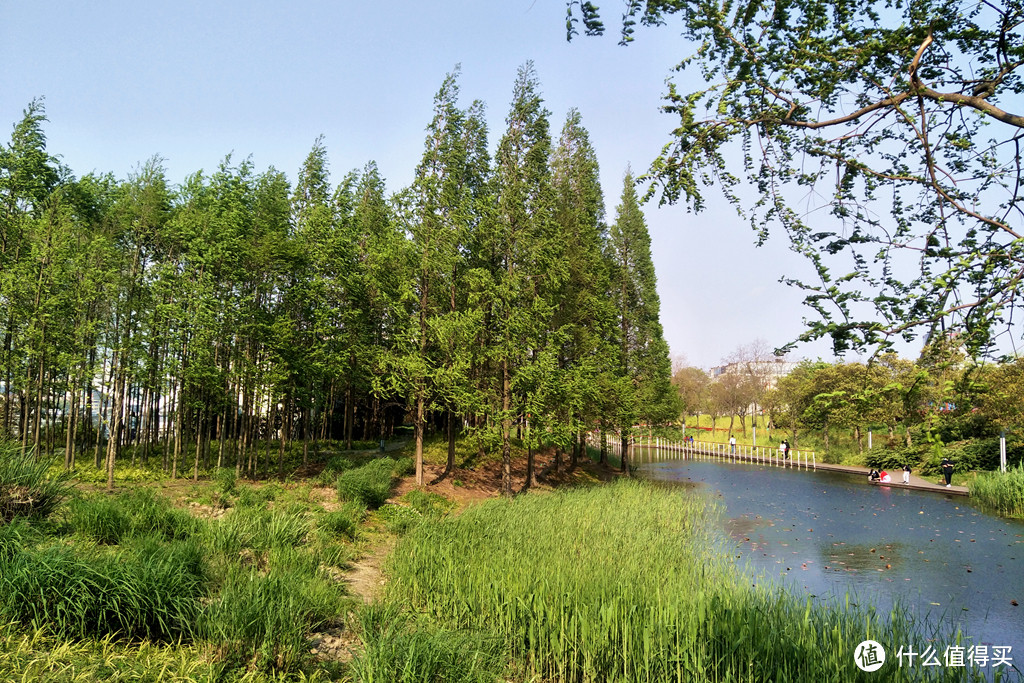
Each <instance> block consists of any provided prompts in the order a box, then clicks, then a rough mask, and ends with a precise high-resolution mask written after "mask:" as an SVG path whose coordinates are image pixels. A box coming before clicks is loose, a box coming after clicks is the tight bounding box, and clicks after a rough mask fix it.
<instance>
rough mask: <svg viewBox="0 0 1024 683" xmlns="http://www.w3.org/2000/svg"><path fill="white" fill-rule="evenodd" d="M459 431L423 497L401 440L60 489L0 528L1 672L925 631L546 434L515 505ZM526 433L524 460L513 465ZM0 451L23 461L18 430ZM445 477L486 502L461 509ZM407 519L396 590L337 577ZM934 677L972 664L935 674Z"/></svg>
mask: <svg viewBox="0 0 1024 683" xmlns="http://www.w3.org/2000/svg"><path fill="white" fill-rule="evenodd" d="M467 441H468V440H463V441H460V442H459V444H458V458H457V462H456V470H455V476H454V477H451V478H450V479H448V480H445V481H444V482H443V485H444V488H442V487H441V486H440V485H437V486H436V487H435V489H436V490H431V491H424V490H422V489H420V488H419V487H416V486H415V477H414V474H413V461H412V459H411V458H410V457H409V456H408V455H407V454H408V453H411V452H412V447H411V445H410V447H409V448H407V449H406V451H405V452H404V453H403V452H401V451H399V452H395V451H389V452H388V453H385V454H381V453H379V452H376V451H375V450H374V451H363V452H356V451H349V452H341V453H333V454H323V456H322V459H321V460H320V461H318V462H315V463H314V466H313V467H310V468H309V469H307V470H305V471H304V472H305V474H302V475H300V474H299V473H298V472H296V473H291V474H290V475H289V476H288V477H287V481H286V482H285V483H283V484H282V483H277V482H272V483H256V484H253V483H248V482H244V481H242V480H239V479H236V478H235V477H234V471H233V470H232V469H230V468H225V469H224V470H222V471H221V472H220V473H219V474H218V476H216V477H213V478H210V479H204V480H201V481H199V482H191V481H182V480H176V481H175V480H170V479H169V478H166V479H164V480H163V481H161V482H157V483H155V484H142V483H136V484H133V485H132V486H130V487H125V488H124V490H122V491H121V492H119V493H116V494H109V493H106V492H104V491H102V490H94V489H95V487H93V486H88V487H87V488H88V489H89V490H81V488H80V489H78V490H65V491H64V492H63V493H61V495H60V500H58V501H57V503H56V506H55V507H53V509H52V510H51V511H50V512H49V514H46V515H42V514H37V515H28V514H19V515H18V516H16V517H14V518H13V519H12V520H11V522H9V523H7V524H5V525H3V526H0V582H2V584H3V585H2V586H0V595H2V596H3V598H2V599H0V621H2V622H3V623H4V624H6V625H5V626H4V627H3V629H2V630H0V675H2V676H6V677H10V678H20V677H28V678H31V679H32V680H40V681H47V680H53V681H57V680H61V681H67V680H71V681H88V680H95V679H96V678H99V677H102V678H104V679H109V680H177V681H233V680H239V681H241V680H245V681H253V682H254V683H259V682H262V681H271V680H275V681H286V680H308V681H327V680H332V681H353V682H367V683H369V682H371V681H384V680H387V681H422V680H451V681H487V682H489V683H493V682H495V681H501V680H506V681H520V680H522V681H525V680H532V679H533V678H535V677H536V676H541V677H543V678H545V679H547V680H580V681H596V680H620V681H654V680H658V681H662V680H697V681H700V680H707V681H718V680H728V679H730V677H739V678H742V679H743V680H753V681H758V680H762V681H768V680H772V681H775V680H783V679H785V680H792V681H812V680H813V681H818V680H867V679H866V678H863V676H861V677H860V678H858V675H859V671H858V670H856V668H855V663H854V660H853V651H852V650H853V648H854V647H855V646H856V644H857V643H859V642H860V641H861V640H863V639H864V638H865V637H868V636H871V637H874V638H875V639H876V640H879V641H880V642H883V643H897V642H898V643H900V644H903V643H917V642H918V639H920V638H921V637H924V636H934V635H935V634H919V633H914V632H913V628H914V626H913V624H910V623H908V622H907V621H906V620H905V618H904V616H903V615H902V614H899V613H897V614H894V615H877V614H873V613H871V611H870V608H868V607H867V606H861V607H857V606H853V605H831V606H829V605H825V604H822V603H819V602H817V601H815V600H810V601H808V600H805V599H801V598H796V597H793V596H788V595H786V594H784V593H781V592H779V591H778V590H776V589H775V588H774V587H772V586H770V585H769V584H768V583H766V582H763V581H762V580H761V579H757V580H756V582H755V583H756V585H751V584H750V583H749V579H746V578H744V576H746V575H745V574H744V573H743V571H742V568H740V567H737V566H736V565H735V564H734V557H733V555H732V554H731V553H730V552H729V549H728V544H727V542H724V541H725V538H724V536H722V535H721V532H719V531H718V529H719V519H718V517H717V514H718V513H717V511H716V509H715V507H714V504H713V502H712V501H711V500H710V499H709V498H706V497H704V496H703V495H698V494H696V493H694V492H688V491H684V490H680V489H674V488H669V487H660V486H656V485H653V484H646V483H641V482H630V481H627V480H621V481H619V482H612V483H599V481H598V477H595V475H601V477H600V478H606V476H607V475H609V474H610V472H608V471H607V470H601V469H600V468H597V469H594V468H593V467H592V466H588V467H586V468H583V467H578V468H577V469H576V470H575V475H576V476H571V477H570V478H568V479H566V478H565V477H566V473H565V472H564V471H563V472H562V473H561V474H560V475H559V474H558V472H557V471H556V469H555V468H554V463H555V458H554V452H553V449H547V450H546V451H545V453H544V455H543V462H545V463H546V464H547V465H550V466H552V469H551V470H550V471H551V473H552V474H553V475H554V477H555V479H554V480H555V481H563V482H569V483H574V484H575V485H574V486H571V487H569V488H566V489H556V490H552V489H550V488H541V489H539V490H537V492H535V493H530V494H528V495H521V496H517V497H516V498H515V499H513V500H511V501H509V500H506V499H502V498H499V497H498V495H499V493H500V491H501V483H500V482H501V469H502V465H501V458H500V456H499V455H498V454H491V455H490V456H489V457H487V458H484V459H480V458H479V457H478V453H477V452H476V449H475V448H474V447H473V442H472V441H468V443H467ZM526 445H527V444H524V443H519V444H517V449H516V452H515V454H514V463H515V470H516V477H517V478H518V480H519V481H520V482H521V483H524V482H525V477H526V474H527V468H526V463H527V455H526V450H527V449H526ZM425 450H426V452H427V454H428V466H429V471H430V472H431V473H434V474H437V473H440V472H442V471H444V468H445V464H446V461H447V444H446V442H445V440H444V439H436V440H435V441H433V442H432V443H429V444H428V447H427V448H426V449H425ZM3 455H4V458H5V460H14V461H18V460H20V459H24V458H23V456H22V454H21V451H20V445H19V444H11V443H8V444H7V446H6V448H5V449H4V451H3ZM579 464H580V465H583V461H582V460H581V462H580V463H579ZM563 465H565V466H567V465H568V463H563ZM11 469H14V470H16V469H17V468H8V470H11ZM563 469H564V468H563ZM50 471H51V472H52V473H54V474H59V473H60V468H59V467H56V468H52V469H51V470H50ZM403 477H404V479H403ZM463 480H464V481H463ZM382 482H384V483H382ZM581 484H585V485H581ZM396 485H397V491H396V488H395V487H396ZM381 486H384V487H385V488H384V491H385V492H384V494H383V495H384V498H383V499H382V498H381V488H380V487H381ZM0 488H2V489H3V490H8V489H10V488H12V487H11V485H10V483H9V482H7V481H4V482H3V486H2V487H0ZM437 490H444V491H447V492H450V493H451V492H460V497H459V499H460V500H463V501H474V502H473V503H471V504H469V505H467V506H464V507H461V508H459V509H457V510H456V504H455V502H454V500H455V498H452V497H448V496H445V495H441V494H439V493H438V492H437ZM461 494H464V495H461ZM29 497H31V496H29ZM481 498H491V500H489V501H488V500H483V502H480V501H481ZM395 536H397V537H398V543H397V547H395V549H394V550H393V551H392V552H391V553H390V556H389V557H390V559H388V560H387V561H386V564H385V571H384V577H385V578H386V579H387V584H386V586H385V593H384V596H383V597H382V599H380V600H374V601H373V602H370V603H369V604H363V600H365V599H367V598H370V597H371V596H372V595H373V594H374V593H373V592H367V593H354V592H353V591H355V584H352V585H353V588H351V589H350V588H349V587H348V586H349V583H348V581H347V580H346V577H348V576H350V575H351V574H352V572H353V571H355V570H354V567H355V566H357V565H359V564H361V563H362V560H359V558H360V557H362V556H364V555H367V554H370V555H374V554H377V553H381V552H382V549H387V548H390V547H391V545H392V544H393V540H389V539H393V538H394V537H395ZM525 549H529V550H528V551H526V550H525ZM357 560H358V562H357ZM371 583H373V584H374V585H377V586H378V588H379V578H378V579H372V581H371ZM952 638H953V634H942V638H941V639H944V640H943V642H954V641H953V640H951V639H952ZM892 673H893V676H894V677H891V678H889V679H888V680H915V679H914V678H913V676H912V675H910V674H907V675H906V676H904V677H903V678H900V676H901V675H903V674H902V672H901V671H899V670H896V669H894V670H893V672H892ZM936 680H973V679H972V678H971V675H970V674H969V672H968V671H966V670H963V669H960V670H957V669H949V668H946V669H944V670H943V672H941V673H940V675H939V678H938V679H936Z"/></svg>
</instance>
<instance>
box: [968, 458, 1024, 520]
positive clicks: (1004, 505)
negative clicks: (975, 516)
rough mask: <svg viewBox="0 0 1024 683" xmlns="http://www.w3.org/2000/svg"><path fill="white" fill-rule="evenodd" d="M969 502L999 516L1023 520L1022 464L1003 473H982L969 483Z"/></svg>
mask: <svg viewBox="0 0 1024 683" xmlns="http://www.w3.org/2000/svg"><path fill="white" fill-rule="evenodd" d="M971 500H972V501H974V502H976V503H977V504H978V505H981V506H982V507H986V508H988V509H990V510H992V511H994V512H996V513H998V514H1000V515H1005V516H1007V517H1017V518H1019V519H1024V463H1021V464H1018V465H1017V466H1016V467H1011V468H1009V469H1007V471H1006V472H1005V473H1003V472H983V473H981V474H979V475H978V478H977V479H975V480H974V481H973V482H971Z"/></svg>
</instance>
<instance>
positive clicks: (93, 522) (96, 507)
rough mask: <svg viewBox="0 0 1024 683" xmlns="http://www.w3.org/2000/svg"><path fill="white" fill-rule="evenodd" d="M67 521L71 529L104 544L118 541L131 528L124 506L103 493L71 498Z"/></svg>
mask: <svg viewBox="0 0 1024 683" xmlns="http://www.w3.org/2000/svg"><path fill="white" fill-rule="evenodd" d="M67 522H68V526H69V527H70V528H71V531H73V532H75V533H78V534H81V535H83V536H85V537H86V538H90V539H92V540H94V541H96V542H97V543H101V544H105V545H115V544H117V543H120V542H121V539H123V538H127V537H128V535H129V534H130V533H131V528H132V522H131V519H130V518H129V516H128V513H127V512H125V509H124V506H123V505H121V503H120V501H118V500H116V499H114V498H110V497H109V496H107V495H105V494H99V495H96V496H91V497H89V498H76V499H74V500H72V501H71V503H70V505H68V517H67Z"/></svg>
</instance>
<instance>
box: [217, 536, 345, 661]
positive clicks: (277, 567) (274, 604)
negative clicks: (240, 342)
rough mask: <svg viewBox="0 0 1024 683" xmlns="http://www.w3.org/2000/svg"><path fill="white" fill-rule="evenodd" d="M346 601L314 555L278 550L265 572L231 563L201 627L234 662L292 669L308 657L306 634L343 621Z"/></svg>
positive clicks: (222, 653) (221, 653)
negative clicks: (318, 571) (316, 565)
mask: <svg viewBox="0 0 1024 683" xmlns="http://www.w3.org/2000/svg"><path fill="white" fill-rule="evenodd" d="M346 604H347V603H346V601H345V598H344V596H343V593H342V591H341V589H340V588H339V587H338V586H337V585H336V584H334V583H332V582H331V581H329V580H328V579H327V578H326V577H322V576H320V575H319V574H318V573H317V572H316V567H315V558H311V557H310V556H308V555H305V554H302V553H299V552H297V551H294V550H291V551H285V550H277V551H275V552H274V553H271V555H270V558H269V560H268V567H267V569H266V571H265V572H264V571H260V570H258V569H256V568H246V567H242V566H238V565H236V566H233V567H231V568H230V570H229V571H228V574H227V577H226V580H225V581H224V584H223V586H222V587H221V590H220V593H219V594H218V595H217V596H216V598H215V599H214V600H213V601H212V602H211V603H210V604H209V605H208V607H207V609H206V610H205V612H204V614H203V617H202V621H201V626H200V630H201V632H202V634H203V635H204V637H205V638H207V639H208V640H210V641H212V642H215V643H217V644H218V650H219V653H218V654H219V657H220V658H221V659H223V660H225V661H227V662H229V663H231V664H233V665H236V666H250V667H255V668H256V669H258V670H268V669H276V670H285V671H287V670H289V669H294V668H296V667H297V666H298V665H299V664H301V663H302V661H303V660H304V659H305V658H306V651H307V639H306V637H307V634H308V633H310V632H311V631H314V630H316V629H320V628H324V627H327V626H329V625H332V624H338V623H341V621H342V619H343V617H344V614H345V613H346Z"/></svg>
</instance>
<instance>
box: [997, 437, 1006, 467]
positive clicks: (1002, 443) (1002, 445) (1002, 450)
mask: <svg viewBox="0 0 1024 683" xmlns="http://www.w3.org/2000/svg"><path fill="white" fill-rule="evenodd" d="M999 470H1000V471H1001V472H1002V473H1003V474H1006V430H1005V429H1004V430H1003V431H1001V432H999Z"/></svg>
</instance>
